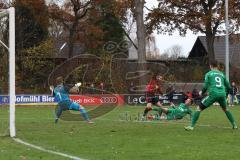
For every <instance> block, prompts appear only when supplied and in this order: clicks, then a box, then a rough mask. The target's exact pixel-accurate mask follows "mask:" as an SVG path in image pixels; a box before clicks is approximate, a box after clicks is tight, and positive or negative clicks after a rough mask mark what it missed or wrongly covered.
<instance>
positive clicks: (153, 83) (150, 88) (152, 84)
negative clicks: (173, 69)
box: [146, 80, 157, 93]
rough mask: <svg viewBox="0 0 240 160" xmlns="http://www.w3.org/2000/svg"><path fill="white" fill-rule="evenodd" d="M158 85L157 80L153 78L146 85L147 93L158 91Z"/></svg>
mask: <svg viewBox="0 0 240 160" xmlns="http://www.w3.org/2000/svg"><path fill="white" fill-rule="evenodd" d="M156 86H157V81H156V80H151V81H150V82H149V83H148V84H147V87H146V92H147V93H155V92H156Z"/></svg>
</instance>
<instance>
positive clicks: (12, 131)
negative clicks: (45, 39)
mask: <svg viewBox="0 0 240 160" xmlns="http://www.w3.org/2000/svg"><path fill="white" fill-rule="evenodd" d="M4 16H9V44H8V46H7V45H6V44H4V43H3V42H2V41H1V40H0V45H2V46H4V47H5V48H7V49H8V52H9V110H10V111H9V113H10V118H9V130H10V136H11V137H16V128H15V99H16V93H15V8H14V7H10V8H8V9H1V10H0V18H2V17H4Z"/></svg>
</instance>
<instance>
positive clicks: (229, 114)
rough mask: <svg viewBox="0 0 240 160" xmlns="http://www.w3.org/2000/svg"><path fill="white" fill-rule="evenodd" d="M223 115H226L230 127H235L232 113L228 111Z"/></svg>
mask: <svg viewBox="0 0 240 160" xmlns="http://www.w3.org/2000/svg"><path fill="white" fill-rule="evenodd" d="M225 114H226V116H227V118H228V120H229V121H230V122H231V124H232V126H234V125H236V122H235V120H234V118H233V115H232V113H231V112H230V111H226V112H225Z"/></svg>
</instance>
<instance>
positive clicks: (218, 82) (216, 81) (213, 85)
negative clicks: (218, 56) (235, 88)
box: [202, 70, 230, 96]
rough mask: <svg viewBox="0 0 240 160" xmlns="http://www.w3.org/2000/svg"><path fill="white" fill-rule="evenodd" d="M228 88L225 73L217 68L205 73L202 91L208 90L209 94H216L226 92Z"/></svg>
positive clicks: (224, 93)
mask: <svg viewBox="0 0 240 160" xmlns="http://www.w3.org/2000/svg"><path fill="white" fill-rule="evenodd" d="M229 89H230V84H229V81H228V80H227V79H226V77H225V75H224V74H223V73H222V72H221V71H219V70H211V71H209V72H208V73H206V75H205V81H204V87H203V90H202V92H203V93H204V92H206V91H207V90H208V92H209V94H216V95H218V96H220V95H222V96H223V95H224V96H226V94H227V93H228V91H229Z"/></svg>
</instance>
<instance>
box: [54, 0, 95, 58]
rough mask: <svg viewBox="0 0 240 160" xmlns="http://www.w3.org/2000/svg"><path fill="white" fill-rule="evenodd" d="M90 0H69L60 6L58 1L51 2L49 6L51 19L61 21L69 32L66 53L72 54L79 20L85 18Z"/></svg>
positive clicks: (70, 55)
mask: <svg viewBox="0 0 240 160" xmlns="http://www.w3.org/2000/svg"><path fill="white" fill-rule="evenodd" d="M91 2H92V1H91V0H69V1H67V2H65V4H64V5H63V6H62V7H60V6H59V4H58V3H54V2H53V3H51V4H50V6H49V10H50V14H51V17H52V19H56V20H58V21H59V22H61V23H62V24H63V26H64V28H65V29H66V30H68V32H69V37H68V42H67V43H68V48H69V51H68V55H69V57H72V56H73V47H74V42H75V41H76V38H77V33H78V27H79V24H80V21H81V20H82V19H84V18H85V16H86V15H87V12H88V10H89V9H90V7H91Z"/></svg>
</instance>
